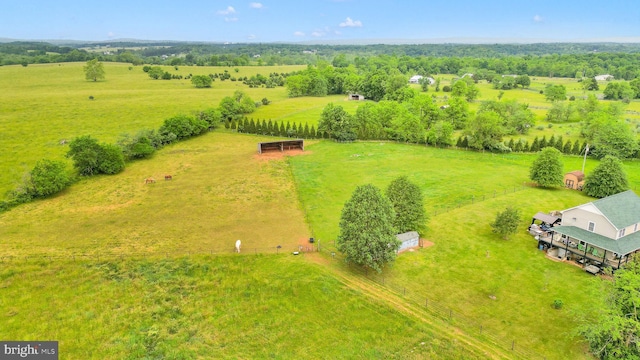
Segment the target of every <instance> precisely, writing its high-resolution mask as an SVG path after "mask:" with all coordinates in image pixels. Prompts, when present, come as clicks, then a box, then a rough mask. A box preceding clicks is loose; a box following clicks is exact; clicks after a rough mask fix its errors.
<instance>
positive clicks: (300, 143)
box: [258, 139, 304, 154]
mask: <svg viewBox="0 0 640 360" xmlns="http://www.w3.org/2000/svg"><path fill="white" fill-rule="evenodd" d="M293 149H300V150H303V151H304V140H303V139H296V140H280V141H269V142H261V143H258V153H259V154H262V153H263V152H265V151H271V150H279V151H285V150H293Z"/></svg>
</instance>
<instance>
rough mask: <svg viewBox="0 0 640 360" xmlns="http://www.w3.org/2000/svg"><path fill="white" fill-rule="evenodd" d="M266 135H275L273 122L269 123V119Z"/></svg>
mask: <svg viewBox="0 0 640 360" xmlns="http://www.w3.org/2000/svg"><path fill="white" fill-rule="evenodd" d="M267 135H270V136H274V135H276V132H275V130H274V127H273V121H271V119H269V122H268V123H267Z"/></svg>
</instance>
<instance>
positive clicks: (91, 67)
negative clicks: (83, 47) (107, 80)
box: [84, 59, 104, 81]
mask: <svg viewBox="0 0 640 360" xmlns="http://www.w3.org/2000/svg"><path fill="white" fill-rule="evenodd" d="M84 76H85V78H86V79H87V80H93V81H98V80H104V66H103V65H102V63H101V62H99V61H98V59H93V60H89V61H87V64H86V65H85V66H84Z"/></svg>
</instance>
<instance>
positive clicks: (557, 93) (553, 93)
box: [544, 84, 567, 101]
mask: <svg viewBox="0 0 640 360" xmlns="http://www.w3.org/2000/svg"><path fill="white" fill-rule="evenodd" d="M544 97H545V98H546V99H547V101H561V100H566V99H567V88H565V87H564V85H551V84H549V85H547V86H546V87H545V89H544Z"/></svg>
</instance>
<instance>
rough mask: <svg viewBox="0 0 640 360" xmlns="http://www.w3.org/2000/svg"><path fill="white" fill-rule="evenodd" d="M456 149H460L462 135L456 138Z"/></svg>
mask: <svg viewBox="0 0 640 360" xmlns="http://www.w3.org/2000/svg"><path fill="white" fill-rule="evenodd" d="M456 147H459V148H461V147H462V135H460V136H458V141H456Z"/></svg>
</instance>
